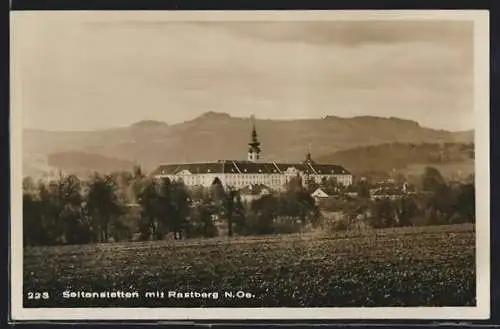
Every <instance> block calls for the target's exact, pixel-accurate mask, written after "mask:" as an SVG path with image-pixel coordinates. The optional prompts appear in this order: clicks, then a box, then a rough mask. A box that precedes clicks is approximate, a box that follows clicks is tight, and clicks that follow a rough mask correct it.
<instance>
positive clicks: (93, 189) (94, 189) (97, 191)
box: [86, 174, 125, 242]
mask: <svg viewBox="0 0 500 329" xmlns="http://www.w3.org/2000/svg"><path fill="white" fill-rule="evenodd" d="M116 191H117V186H116V183H115V182H114V181H113V179H112V177H111V176H104V177H103V176H100V175H98V174H96V175H94V176H93V177H92V179H91V181H90V183H89V187H88V193H87V195H86V209H87V213H88V215H89V217H90V219H91V222H92V227H93V229H94V230H95V231H94V232H96V231H97V232H96V233H97V241H98V242H108V239H109V237H110V226H111V225H113V226H116V225H118V224H117V223H116V221H117V220H118V218H119V217H120V216H121V215H122V214H123V213H124V210H125V209H124V205H123V204H122V203H121V202H120V200H119V199H118V195H117V193H116Z"/></svg>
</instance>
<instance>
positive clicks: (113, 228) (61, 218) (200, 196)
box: [23, 167, 319, 246]
mask: <svg viewBox="0 0 500 329" xmlns="http://www.w3.org/2000/svg"><path fill="white" fill-rule="evenodd" d="M318 214H319V212H318V210H317V207H316V205H315V203H314V200H313V199H312V197H311V196H310V195H309V193H308V191H307V190H306V189H305V188H303V187H302V183H301V181H300V180H292V181H291V182H290V184H289V186H288V188H287V190H286V192H284V193H282V194H270V195H267V196H264V197H262V198H260V199H256V200H251V201H245V200H243V199H242V196H241V195H240V192H239V191H238V190H236V189H234V188H231V187H228V188H224V187H223V185H222V183H221V182H220V180H218V179H216V180H215V181H214V183H213V184H212V186H211V187H209V188H203V187H197V188H192V189H188V188H187V187H186V186H185V185H184V183H183V182H182V181H171V180H169V179H162V180H158V179H154V178H151V177H148V176H146V175H145V173H144V172H143V171H142V170H141V169H140V168H139V167H137V168H135V169H134V170H133V171H132V172H126V171H123V172H117V173H113V174H109V175H101V174H97V173H96V174H93V175H92V176H91V177H90V178H89V179H87V180H82V179H80V178H78V177H77V176H75V175H60V177H59V178H58V179H56V180H53V181H49V182H46V181H38V182H35V181H34V180H33V179H31V178H30V177H26V178H25V179H24V181H23V224H24V226H23V227H24V239H23V241H24V244H25V245H30V246H36V245H63V244H86V243H103V242H110V241H132V240H161V239H165V238H166V237H167V235H170V236H172V238H174V239H183V238H193V237H214V236H216V235H218V234H219V231H221V230H222V229H224V230H227V235H228V236H233V235H234V234H238V235H252V234H269V233H276V232H280V230H284V231H287V230H288V231H290V230H291V229H290V227H292V228H294V229H298V227H302V226H304V225H306V223H312V222H314V221H315V220H316V219H317V218H318ZM287 227H288V229H287Z"/></svg>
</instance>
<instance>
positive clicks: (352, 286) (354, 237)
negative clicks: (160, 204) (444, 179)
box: [24, 224, 475, 307]
mask: <svg viewBox="0 0 500 329" xmlns="http://www.w3.org/2000/svg"><path fill="white" fill-rule="evenodd" d="M474 255H475V234H474V227H473V225H472V224H461V225H450V226H436V227H417V228H397V229H385V230H371V231H366V232H346V233H339V234H334V235H330V236H325V235H318V234H303V235H300V234H293V235H282V236H268V237H251V238H232V239H228V238H215V239H207V240H187V241H175V242H174V241H157V242H136V243H114V244H98V245H85V246H62V247H36V248H26V249H25V253H24V291H25V307H40V306H43V307H86V306H100V307H107V306H109V307H118V306H121V307H168V306H175V307H200V306H205V307H207V306H208V307H210V306H216V307H231V306H234V307H260V306H286V307H315V306H321V307H361V306H471V305H475V256H474ZM65 290H71V291H82V290H83V291H99V292H100V291H113V290H124V291H131V292H133V291H138V292H139V293H140V294H141V295H142V294H144V292H146V291H157V290H159V291H165V292H167V291H171V290H175V291H180V292H189V291H197V292H214V291H216V292H219V297H220V298H219V299H217V300H214V299H171V298H149V299H144V298H139V299H128V300H123V299H63V298H62V297H61V296H62V292H63V291H65ZM238 290H241V291H245V292H249V293H251V294H252V295H254V296H255V297H252V298H242V299H238V298H224V297H223V296H222V295H223V293H224V291H238ZM42 291H48V292H50V299H49V300H27V298H26V296H27V293H28V292H42Z"/></svg>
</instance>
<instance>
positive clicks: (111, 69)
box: [11, 12, 474, 131]
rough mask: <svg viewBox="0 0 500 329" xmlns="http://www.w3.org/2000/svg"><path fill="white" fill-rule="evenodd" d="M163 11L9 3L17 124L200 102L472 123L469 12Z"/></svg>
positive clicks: (173, 118)
mask: <svg viewBox="0 0 500 329" xmlns="http://www.w3.org/2000/svg"><path fill="white" fill-rule="evenodd" d="M167 16H168V15H165V17H162V15H161V13H155V14H148V13H144V12H142V13H137V14H134V13H130V12H128V13H123V14H122V13H117V12H114V13H113V12H109V13H106V12H104V13H102V12H101V13H95V12H94V13H92V12H18V13H14V14H13V15H12V18H11V72H12V78H11V81H12V83H11V85H12V100H11V102H12V110H14V111H22V120H23V125H24V127H25V128H38V129H48V130H91V129H106V128H111V127H120V126H128V125H130V124H132V123H134V122H137V121H141V120H158V121H164V122H167V123H169V124H175V123H179V122H183V121H186V120H191V119H194V118H196V117H197V116H199V115H201V114H203V113H205V112H208V111H215V112H226V113H229V114H231V115H232V116H236V117H248V116H250V115H255V116H256V117H257V118H259V119H267V118H271V119H295V118H321V117H324V116H326V115H332V116H340V117H352V116H358V115H370V116H383V117H390V116H395V117H400V118H405V119H410V120H415V121H418V122H419V123H420V124H421V125H422V126H426V127H430V128H436V129H446V130H453V131H456V130H466V129H473V128H474V126H473V125H474V116H473V96H474V95H473V94H474V90H473V44H474V40H473V23H472V22H471V21H458V20H457V21H450V20H416V19H413V20H365V21H363V20H355V21H353V20H341V19H336V20H333V21H325V20H321V21H315V20H309V21H304V20H274V21H273V20H272V18H270V19H269V20H264V21H262V20H261V21H248V20H237V19H232V20H225V21H202V20H184V21H182V20H171V19H170V18H168V17H171V15H170V16H168V17H167ZM227 17H229V18H230V16H227Z"/></svg>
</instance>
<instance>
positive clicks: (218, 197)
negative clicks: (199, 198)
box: [211, 178, 245, 237]
mask: <svg viewBox="0 0 500 329" xmlns="http://www.w3.org/2000/svg"><path fill="white" fill-rule="evenodd" d="M211 196H212V200H214V204H215V205H216V207H217V209H218V213H219V214H221V215H222V216H224V217H225V218H226V220H227V234H228V236H230V237H231V236H233V223H234V219H235V217H237V218H238V219H239V220H240V221H244V220H245V214H244V207H243V203H242V202H241V197H240V194H239V192H238V191H237V190H236V189H234V188H233V187H230V186H228V187H227V188H226V189H224V186H223V185H222V183H221V181H220V180H219V179H218V178H216V179H215V180H214V182H213V184H212V186H211Z"/></svg>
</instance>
